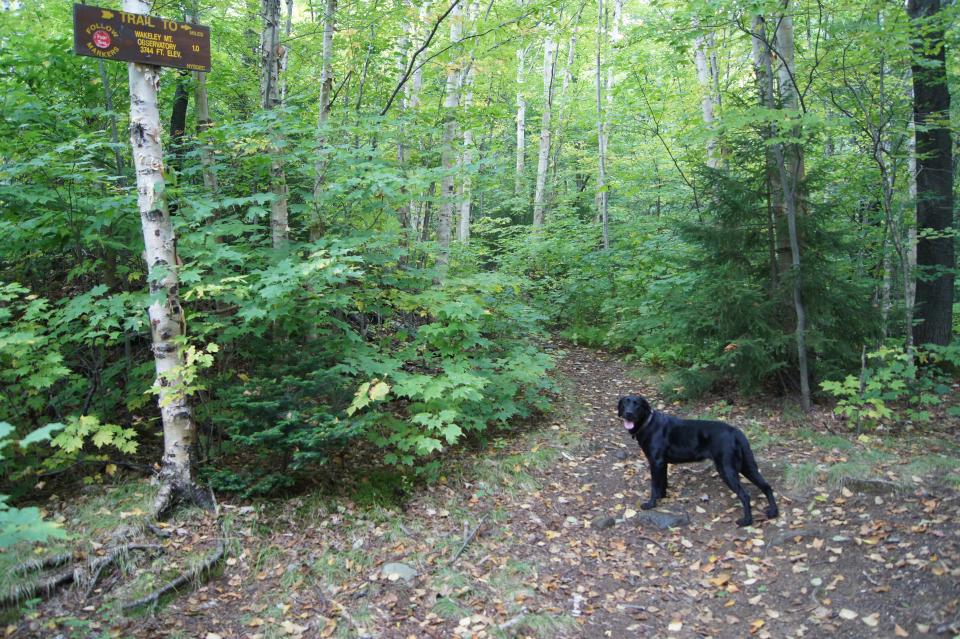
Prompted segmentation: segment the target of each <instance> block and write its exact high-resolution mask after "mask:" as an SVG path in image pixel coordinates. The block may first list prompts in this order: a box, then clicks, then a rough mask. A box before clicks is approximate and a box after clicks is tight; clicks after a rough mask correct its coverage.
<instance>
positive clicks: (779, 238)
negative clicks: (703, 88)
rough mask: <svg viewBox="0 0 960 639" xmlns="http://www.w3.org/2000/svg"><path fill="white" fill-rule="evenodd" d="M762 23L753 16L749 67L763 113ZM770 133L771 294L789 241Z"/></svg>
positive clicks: (768, 76) (768, 79)
mask: <svg viewBox="0 0 960 639" xmlns="http://www.w3.org/2000/svg"><path fill="white" fill-rule="evenodd" d="M767 37H768V36H767V33H766V21H765V20H764V19H763V16H760V15H757V16H755V17H754V19H753V38H752V44H753V65H754V73H755V75H756V79H757V89H758V92H759V95H760V105H761V106H763V107H766V108H767V109H775V108H777V104H776V98H775V97H774V93H773V72H772V69H773V66H772V61H771V59H770V48H769V47H768V46H767ZM770 131H771V129H770V128H769V127H767V128H766V129H765V131H764V136H765V143H766V144H765V147H764V154H765V162H766V176H767V191H768V193H769V197H768V203H769V208H770V220H771V225H772V233H771V234H772V236H773V241H774V253H775V260H774V265H775V269H774V270H773V272H772V275H773V281H772V282H771V283H770V288H771V290H777V289H778V288H779V286H780V280H781V279H782V276H783V275H784V274H785V273H787V272H788V271H789V270H790V241H789V233H788V231H787V223H786V211H785V209H784V191H783V183H782V182H781V179H780V171H779V169H778V168H777V162H776V159H775V157H774V152H773V147H772V146H771V144H770V136H771V133H770Z"/></svg>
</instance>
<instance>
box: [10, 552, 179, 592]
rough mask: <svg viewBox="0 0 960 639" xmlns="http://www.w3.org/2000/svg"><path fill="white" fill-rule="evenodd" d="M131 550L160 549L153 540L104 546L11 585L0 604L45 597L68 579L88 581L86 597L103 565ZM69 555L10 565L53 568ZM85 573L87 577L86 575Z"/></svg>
mask: <svg viewBox="0 0 960 639" xmlns="http://www.w3.org/2000/svg"><path fill="white" fill-rule="evenodd" d="M131 550H153V551H159V552H163V547H162V546H159V545H157V544H124V545H122V546H116V547H115V548H111V549H110V550H108V551H107V554H106V555H104V556H102V557H96V558H94V559H90V560H88V561H86V562H83V563H79V564H75V565H73V566H70V567H69V568H67V569H65V570H62V571H60V572H58V573H56V574H53V575H50V576H48V577H44V578H43V579H37V580H36V581H31V582H28V583H25V584H18V585H15V586H14V587H13V588H11V589H10V590H9V591H8V592H6V593H4V594H3V595H0V606H8V605H14V604H16V603H18V602H20V601H23V600H24V599H30V598H31V597H35V596H37V595H40V596H43V597H49V596H50V595H52V594H53V593H54V592H56V591H57V590H59V589H60V588H62V587H63V586H66V585H68V584H72V583H77V584H78V585H80V584H84V583H87V584H88V585H87V588H86V591H85V593H84V596H85V597H86V596H88V595H89V594H90V592H91V591H92V590H93V587H94V585H95V584H96V583H97V581H98V580H99V579H100V575H101V573H102V572H103V569H104V568H106V567H107V566H109V565H111V564H113V563H115V562H116V561H117V560H118V559H119V558H120V557H122V556H125V555H126V554H127V553H129V552H130V551H131ZM72 559H73V555H72V554H69V553H64V554H61V555H54V556H52V557H47V558H46V559H42V560H38V561H35V562H25V563H22V564H20V565H19V566H17V567H16V568H15V569H14V573H15V574H18V575H27V574H29V573H31V572H38V571H42V570H47V569H49V568H56V567H59V566H62V565H63V564H65V563H68V562H69V561H71V560H72ZM88 575H90V576H91V577H88Z"/></svg>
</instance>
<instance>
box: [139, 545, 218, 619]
mask: <svg viewBox="0 0 960 639" xmlns="http://www.w3.org/2000/svg"><path fill="white" fill-rule="evenodd" d="M225 552H226V545H225V544H224V542H223V540H222V539H221V540H220V542H219V543H218V544H217V547H216V549H215V550H214V551H213V552H212V553H211V554H210V555H209V556H208V557H207V558H206V559H205V560H204V561H203V563H202V564H200V565H199V566H197V567H196V568H193V569H192V570H186V571H184V572H182V573H180V575H179V576H178V577H177V578H176V579H174V580H173V581H170V582H168V583H167V584H166V585H165V586H163V587H161V588H158V589H156V590H154V591H153V592H151V593H150V594H148V595H146V596H144V597H140V598H139V599H137V600H135V601H129V602H127V603H125V604H123V607H122V609H123V610H124V611H127V610H131V609H133V608H139V607H140V606H143V605H145V604H156V603H157V602H158V601H160V597H162V596H164V595H165V594H167V593H168V592H173V591H174V590H176V589H177V588H179V587H181V586H183V585H184V584H186V583H188V582H190V581H195V580H197V581H198V580H199V579H200V578H201V577H203V576H204V575H205V574H207V573H209V572H210V570H212V569H213V567H214V566H215V565H216V564H217V563H218V562H219V561H220V560H221V559H223V555H224V554H225Z"/></svg>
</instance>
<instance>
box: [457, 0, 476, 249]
mask: <svg viewBox="0 0 960 639" xmlns="http://www.w3.org/2000/svg"><path fill="white" fill-rule="evenodd" d="M479 16H480V3H479V1H478V0H473V2H471V3H470V7H469V9H468V16H467V20H468V21H469V22H470V25H471V26H470V29H471V34H473V35H475V34H476V32H477V18H478V17H479ZM467 64H468V67H467V69H466V73H465V74H464V75H463V81H462V83H463V109H464V111H469V110H470V107H471V106H473V82H474V78H475V77H476V67H475V65H474V50H473V49H471V50H470V61H469V62H468V63H467ZM472 163H473V130H472V129H471V128H470V127H469V126H468V127H466V128H464V131H463V151H462V153H461V154H460V167H461V171H460V174H461V176H462V177H461V180H460V219H459V224H458V226H457V239H458V240H460V241H461V242H467V241H469V240H470V209H471V207H472V201H471V200H472V195H473V192H472V191H473V180H472V179H471V177H470V171H471V169H470V168H469V167H470V164H472Z"/></svg>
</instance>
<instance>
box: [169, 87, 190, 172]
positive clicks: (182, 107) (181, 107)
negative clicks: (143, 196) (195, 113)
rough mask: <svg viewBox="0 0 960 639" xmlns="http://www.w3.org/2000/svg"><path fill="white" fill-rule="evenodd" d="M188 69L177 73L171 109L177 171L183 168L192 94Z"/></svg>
mask: <svg viewBox="0 0 960 639" xmlns="http://www.w3.org/2000/svg"><path fill="white" fill-rule="evenodd" d="M188 76H189V72H188V71H179V72H178V73H177V87H176V89H174V92H173V108H172V109H171V110H170V146H171V147H173V149H172V150H173V162H174V168H175V169H176V171H177V173H180V172H181V171H182V170H183V134H184V133H185V132H186V129H187V107H188V106H189V104H190V95H189V94H188V93H187V77H188Z"/></svg>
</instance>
